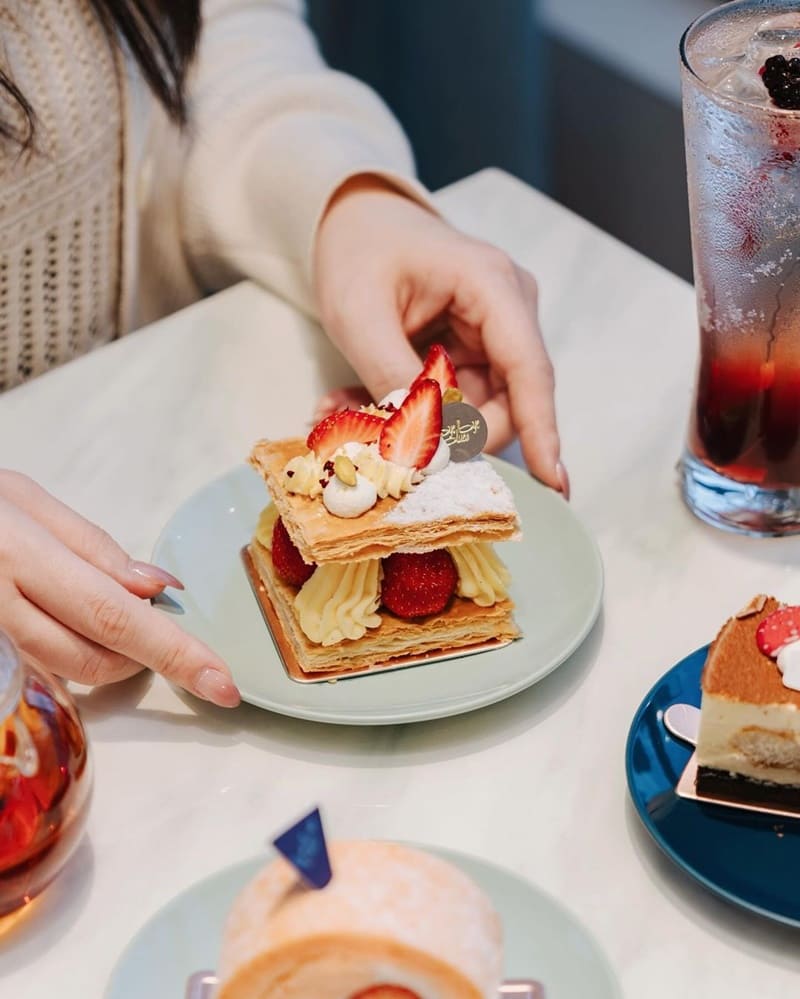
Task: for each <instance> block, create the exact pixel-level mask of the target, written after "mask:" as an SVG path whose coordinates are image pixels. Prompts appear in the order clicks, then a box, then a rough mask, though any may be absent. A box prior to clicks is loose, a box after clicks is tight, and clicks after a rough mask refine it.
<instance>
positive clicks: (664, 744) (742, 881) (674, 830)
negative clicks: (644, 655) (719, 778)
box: [625, 645, 800, 926]
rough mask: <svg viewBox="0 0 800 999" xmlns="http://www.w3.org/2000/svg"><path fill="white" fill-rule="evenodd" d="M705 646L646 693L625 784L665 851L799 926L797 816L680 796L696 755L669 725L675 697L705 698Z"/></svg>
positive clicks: (744, 901)
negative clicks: (669, 710) (778, 815)
mask: <svg viewBox="0 0 800 999" xmlns="http://www.w3.org/2000/svg"><path fill="white" fill-rule="evenodd" d="M707 653H708V646H707V645H706V646H705V647H704V648H702V649H698V650H697V651H696V652H693V653H692V654H691V655H690V656H687V657H686V658H685V659H682V660H681V661H680V662H679V663H678V664H677V665H676V666H673V667H672V669H671V670H670V671H669V672H668V673H666V674H665V675H664V676H663V677H662V678H661V679H660V680H659V681H658V683H657V684H656V685H655V686H654V687H653V689H652V690H651V691H650V693H649V694H648V695H647V697H645V699H644V701H643V702H642V705H641V707H640V708H639V710H638V711H637V712H636V717H635V718H634V719H633V724H632V725H631V729H630V732H629V734H628V744H627V747H626V750H625V767H626V770H627V776H628V789H629V791H630V794H631V798H632V799H633V803H634V805H635V806H636V811H637V812H638V813H639V818H640V819H641V820H642V822H643V823H644V825H645V828H646V829H647V831H648V832H649V833H650V835H651V836H652V837H653V839H654V840H655V841H656V843H658V845H659V846H660V847H661V849H662V850H663V851H664V853H666V855H667V856H668V857H670V858H671V859H672V860H674V861H675V863H676V864H678V866H679V867H682V868H683V869H684V870H685V871H686V872H687V873H688V874H690V875H691V876H692V877H693V878H696V879H697V880H698V881H699V882H700V883H701V884H703V885H705V886H706V888H710V889H711V891H713V892H715V893H716V894H717V895H721V896H722V897H723V898H726V899H728V901H730V902H734V903H735V904H736V905H741V906H743V907H744V908H746V909H750V910H752V911H753V912H758V913H760V914H761V915H762V916H767V917H768V918H770V919H776V920H778V921H779V922H782V923H788V924H789V925H791V926H800V891H798V884H800V820H796V819H783V818H780V819H776V817H775V816H769V815H759V814H756V813H752V812H745V811H741V812H739V811H736V810H735V809H732V808H728V807H725V806H719V805H712V804H705V803H702V804H701V803H699V802H696V801H691V800H689V799H687V798H679V797H678V795H677V794H676V793H675V791H674V788H675V785H676V784H677V783H678V779H679V777H680V775H681V773H682V772H683V768H684V767H685V766H686V763H687V762H688V760H689V757H690V756H691V754H692V751H691V749H690V748H689V747H688V746H687V745H686V744H685V743H683V742H680V741H678V740H676V739H674V738H673V737H672V736H671V735H670V734H669V732H667V730H666V728H665V727H664V722H663V715H664V711H665V710H666V709H667V708H668V707H669V706H670V704H674V703H676V702H682V703H684V704H694V705H697V706H699V705H700V674H701V672H702V669H703V664H704V662H705V660H706V655H707Z"/></svg>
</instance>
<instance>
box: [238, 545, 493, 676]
mask: <svg viewBox="0 0 800 999" xmlns="http://www.w3.org/2000/svg"><path fill="white" fill-rule="evenodd" d="M241 556H242V562H243V564H244V568H245V572H246V573H247V578H248V580H249V582H250V586H251V588H252V590H253V594H254V595H255V598H256V601H257V603H258V606H259V607H260V608H261V613H262V615H263V617H264V621H265V622H266V625H267V627H268V628H269V631H270V634H271V635H272V641H273V642H274V643H275V648H276V649H277V650H278V655H279V656H280V658H281V662H282V663H283V668H284V669H285V670H286V675H287V676H288V677H289V679H290V680H294V681H295V682H296V683H333V682H334V681H335V680H341V679H350V678H356V677H359V676H365V675H367V674H371V673H378V672H381V673H386V672H389V671H390V670H396V669H407V668H408V667H409V666H423V665H426V664H427V663H438V662H443V661H444V660H446V659H460V658H461V657H462V656H474V655H477V653H479V652H488V651H489V650H490V649H500V648H502V647H503V646H504V645H510V644H511V642H512V641H513V639H511V638H492V639H489V641H486V642H478V643H476V644H475V645H465V646H461V647H459V648H457V649H451V650H449V651H447V650H446V649H445V650H443V649H435V650H431V651H430V652H421V653H417V654H415V655H409V656H397V657H395V658H394V659H389V660H387V661H386V662H380V663H374V664H373V665H371V666H361V667H358V668H357V669H353V668H352V667H351V666H342V667H340V668H339V669H326V670H304V669H303V667H302V666H301V665H300V661H299V660H298V658H297V656H296V654H295V651H294V647H293V646H292V644H291V642H290V641H289V640H288V639H287V638H286V635H285V634H284V631H283V627H282V625H281V623H280V620H279V618H278V615H277V613H276V612H275V608H274V607H273V606H272V601H271V600H270V598H269V594H268V593H267V590H266V587H265V586H264V584H263V583H262V582H261V577H260V576H259V574H258V571H257V570H256V567H255V565H254V564H253V559H252V558H251V556H250V552H249V551H248V549H247V545H245V546H244V548H242V551H241Z"/></svg>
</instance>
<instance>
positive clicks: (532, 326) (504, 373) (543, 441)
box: [464, 255, 563, 490]
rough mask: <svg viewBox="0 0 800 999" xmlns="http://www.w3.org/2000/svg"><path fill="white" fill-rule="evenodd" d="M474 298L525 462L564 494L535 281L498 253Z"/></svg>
mask: <svg viewBox="0 0 800 999" xmlns="http://www.w3.org/2000/svg"><path fill="white" fill-rule="evenodd" d="M503 261H505V263H504V262H503ZM473 295H474V299H473V301H472V303H471V305H472V312H473V315H472V317H471V321H472V322H473V323H476V324H479V325H480V327H481V330H482V334H483V345H484V348H485V350H486V354H487V357H488V359H489V362H490V364H491V366H492V367H493V368H494V369H495V370H496V371H497V372H498V373H499V374H500V375H501V377H502V378H503V380H504V381H505V383H506V386H507V392H508V400H509V408H510V411H511V418H512V421H513V423H514V428H515V429H516V431H517V434H518V435H519V441H520V447H521V448H522V454H523V457H524V458H525V463H526V465H527V466H528V468H529V469H530V471H531V472H532V473H533V474H534V475H535V476H536V477H537V478H539V479H541V480H542V481H543V482H545V483H546V484H547V485H549V486H552V487H553V488H554V489H559V490H563V481H562V476H563V472H560V471H559V464H560V463H559V455H560V450H561V443H560V440H559V436H558V427H557V424H556V410H555V396H554V389H555V378H554V374H553V365H552V364H551V362H550V358H549V357H548V354H547V350H546V349H545V345H544V341H543V339H542V334H541V330H540V328H539V320H538V316H537V292H536V283H535V281H534V280H533V278H532V277H531V275H529V274H527V272H525V271H521V270H520V269H518V268H517V267H515V265H514V264H513V263H512V262H511V261H510V260H509V259H508V258H507V257H504V255H501V257H500V258H498V263H497V265H496V266H495V267H494V268H485V269H483V271H482V276H481V280H480V282H479V283H478V284H477V286H476V287H475V288H474V289H473ZM464 318H465V319H466V318H467V317H466V316H465V317H464ZM468 321H469V320H468Z"/></svg>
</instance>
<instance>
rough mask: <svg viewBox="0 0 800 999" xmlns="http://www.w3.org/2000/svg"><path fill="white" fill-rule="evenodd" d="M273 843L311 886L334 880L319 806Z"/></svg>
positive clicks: (323, 884) (317, 886)
mask: <svg viewBox="0 0 800 999" xmlns="http://www.w3.org/2000/svg"><path fill="white" fill-rule="evenodd" d="M272 845H273V846H274V847H275V849H276V850H277V851H278V852H279V853H281V854H283V856H284V857H286V859H287V860H288V861H289V863H290V864H292V865H293V866H294V867H296V868H297V870H298V871H299V872H300V875H301V876H302V878H303V880H304V881H305V882H306V884H308V885H309V886H310V887H312V888H324V887H325V885H326V884H327V883H328V882H329V881H330V879H331V862H330V858H329V857H328V848H327V846H326V845H325V833H324V832H323V829H322V816H321V815H320V814H319V809H318V808H315V809H314V811H313V812H311V813H310V814H309V815H306V817H305V818H304V819H301V820H300V821H299V822H298V823H296V824H295V825H293V826H292V828H291V829H287V830H286V832H285V833H282V834H281V835H280V836H278V838H277V839H274V840H273V841H272Z"/></svg>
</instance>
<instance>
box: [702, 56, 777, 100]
mask: <svg viewBox="0 0 800 999" xmlns="http://www.w3.org/2000/svg"><path fill="white" fill-rule="evenodd" d="M714 90H715V91H716V92H717V93H718V94H722V95H723V96H724V97H732V98H734V99H735V100H737V101H744V102H745V103H747V104H767V103H768V102H769V94H768V93H767V88H766V87H765V86H764V82H763V80H762V79H761V76H760V75H759V73H758V70H757V69H754V68H753V67H752V66H748V65H744V64H739V65H738V66H734V67H733V69H730V70H729V71H728V72H727V73H725V74H724V75H723V76H721V77H719V78H718V79H717V81H716V83H715V84H714Z"/></svg>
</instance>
